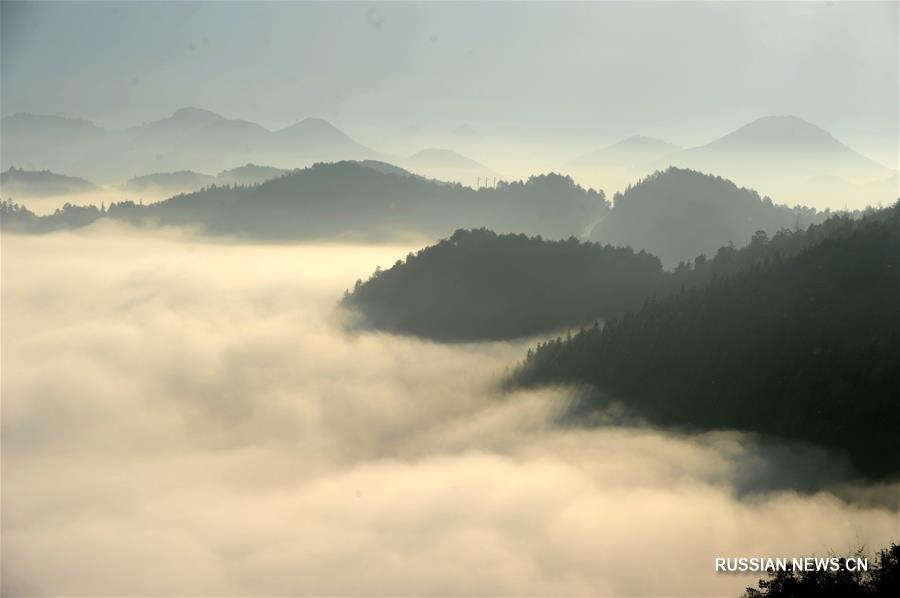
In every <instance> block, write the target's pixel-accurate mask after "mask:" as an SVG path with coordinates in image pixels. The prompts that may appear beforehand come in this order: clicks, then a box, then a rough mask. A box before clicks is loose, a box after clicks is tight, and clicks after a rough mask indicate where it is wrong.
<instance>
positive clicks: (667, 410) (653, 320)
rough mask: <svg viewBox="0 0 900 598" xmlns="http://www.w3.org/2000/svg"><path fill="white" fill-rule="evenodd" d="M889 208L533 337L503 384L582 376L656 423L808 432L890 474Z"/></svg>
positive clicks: (895, 423) (892, 271) (897, 300)
mask: <svg viewBox="0 0 900 598" xmlns="http://www.w3.org/2000/svg"><path fill="white" fill-rule="evenodd" d="M898 213H900V204H897V205H895V206H893V207H891V208H887V209H883V210H880V211H877V212H874V213H871V214H868V215H866V216H865V217H863V218H861V219H859V220H853V219H849V218H839V217H838V218H834V219H832V220H830V221H829V222H827V223H825V224H824V225H822V226H819V227H812V228H811V230H810V232H808V233H806V234H803V233H798V234H797V236H798V237H800V238H798V239H794V238H793V237H794V235H787V236H784V237H781V238H779V239H778V240H777V241H776V240H765V239H758V240H757V242H756V245H757V248H756V249H754V248H753V244H751V246H750V247H748V248H747V249H746V250H745V252H748V253H749V252H752V251H756V252H757V253H758V254H759V255H761V256H763V258H762V261H759V260H755V261H750V263H749V265H747V266H745V267H744V268H742V269H739V270H738V271H737V272H736V273H734V274H732V275H730V276H714V277H713V278H712V279H711V280H710V281H709V282H706V283H702V284H700V285H697V286H695V287H694V288H688V289H684V290H679V291H678V292H675V293H671V294H669V295H668V296H666V297H662V298H656V299H653V300H650V301H648V302H647V303H646V304H645V305H644V306H643V308H642V309H640V310H639V311H637V312H636V313H634V314H629V315H626V316H625V317H623V318H620V319H616V320H614V321H611V322H609V323H608V324H607V325H606V326H604V327H599V326H594V327H591V328H587V329H583V330H581V331H580V332H579V333H577V334H575V335H574V336H572V337H571V338H568V339H561V338H557V339H556V340H551V341H548V342H545V343H540V344H538V346H537V348H536V349H535V350H534V351H533V352H529V355H528V357H527V359H526V360H525V361H524V363H523V364H522V365H521V366H520V367H519V369H518V370H517V371H516V372H515V373H514V374H513V375H512V378H511V381H510V382H511V384H512V385H513V386H538V385H545V384H576V385H577V384H586V385H591V386H593V387H596V388H597V389H599V390H600V391H601V392H602V393H603V395H604V397H606V399H614V400H618V401H621V402H622V403H624V404H625V405H626V406H627V407H629V408H631V409H633V410H634V411H636V412H638V413H640V414H642V415H644V416H645V417H648V418H650V419H651V420H652V421H655V422H656V423H659V424H663V425H676V426H690V427H696V428H701V429H716V428H733V429H739V430H747V431H753V432H760V433H765V434H770V435H774V436H780V437H784V438H789V439H795V440H801V441H807V442H811V443H815V444H819V445H822V446H825V447H828V448H831V449H835V450H838V451H841V452H844V453H846V454H847V455H849V456H850V457H851V459H852V461H853V462H854V464H855V465H856V466H857V468H858V469H859V470H860V471H862V472H864V473H866V474H869V475H873V476H881V475H889V474H895V473H897V472H898V471H900V456H898V453H897V451H896V438H898V437H900V401H898V400H897V397H898V391H900V370H898V368H897V355H900V313H898V310H897V306H898V305H900V285H898V280H900V278H898V274H900V270H898V256H900V239H898V225H900V220H898ZM779 248H792V250H789V251H786V252H781V251H780V250H779ZM651 373H652V375H648V374H651ZM598 406H599V403H598Z"/></svg>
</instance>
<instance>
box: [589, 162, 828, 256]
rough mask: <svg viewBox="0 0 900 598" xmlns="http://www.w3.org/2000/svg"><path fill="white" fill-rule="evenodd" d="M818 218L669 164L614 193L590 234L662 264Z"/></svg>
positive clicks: (732, 185)
mask: <svg viewBox="0 0 900 598" xmlns="http://www.w3.org/2000/svg"><path fill="white" fill-rule="evenodd" d="M824 217H825V215H824V214H819V213H817V212H816V211H815V210H810V209H808V208H799V207H796V208H789V207H787V206H782V205H776V204H774V203H773V202H772V201H771V200H770V199H769V198H761V197H760V196H759V194H758V193H757V192H756V191H753V190H750V189H745V188H741V187H738V186H737V185H735V184H734V183H732V182H731V181H729V180H727V179H724V178H721V177H718V176H712V175H708V174H703V173H700V172H696V171H693V170H687V169H680V168H674V167H673V168H669V169H667V170H665V171H663V172H656V173H655V174H653V175H650V176H648V177H646V178H645V179H643V180H641V181H640V182H638V183H637V184H636V185H634V186H631V187H629V188H627V189H626V190H625V191H624V192H623V193H617V194H616V195H615V197H614V199H613V208H612V210H611V211H610V213H609V215H608V216H606V218H604V219H603V220H602V221H601V222H600V223H599V224H598V225H597V226H596V227H595V228H594V230H593V232H592V233H591V237H592V238H593V239H594V240H597V241H602V242H604V243H611V244H613V245H627V246H630V247H633V248H634V249H643V250H645V251H647V252H649V253H652V254H653V255H656V256H657V257H659V258H660V259H661V260H662V262H663V264H664V265H666V266H667V267H668V266H674V265H676V264H677V263H678V262H680V261H683V260H690V259H693V258H694V257H696V256H698V255H700V254H702V253H706V254H709V253H711V252H714V251H716V249H718V248H719V247H721V246H722V245H727V244H729V243H734V244H737V245H743V244H744V243H747V242H748V241H749V240H750V238H751V237H752V236H753V234H754V233H755V232H756V231H759V230H762V231H766V232H767V233H769V234H772V233H774V232H776V231H777V230H779V229H781V228H793V227H801V226H802V227H805V226H807V225H809V224H810V223H811V222H816V221H819V220H822V219H824Z"/></svg>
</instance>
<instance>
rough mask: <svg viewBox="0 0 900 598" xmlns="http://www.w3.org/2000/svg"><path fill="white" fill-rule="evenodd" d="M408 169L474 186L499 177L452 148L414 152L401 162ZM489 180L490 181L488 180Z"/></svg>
mask: <svg viewBox="0 0 900 598" xmlns="http://www.w3.org/2000/svg"><path fill="white" fill-rule="evenodd" d="M403 164H404V166H406V168H408V169H409V170H411V171H413V172H415V173H416V174H420V175H423V176H427V177H431V178H436V179H440V180H443V181H452V182H458V183H462V184H464V185H467V186H475V185H476V184H478V181H479V179H480V181H481V184H482V185H488V184H492V182H493V179H494V178H501V177H500V176H499V175H498V174H497V173H496V172H494V171H493V170H491V169H490V168H488V167H487V166H485V165H484V164H481V163H480V162H476V161H475V160H473V159H471V158H467V157H466V156H463V155H462V154H459V153H457V152H454V151H453V150H448V149H441V148H436V147H430V148H426V149H423V150H421V151H419V152H416V153H415V154H413V155H412V156H410V157H409V158H407V159H406V160H405V161H404V162H403ZM489 180H490V181H491V182H490V183H489V182H488V181H489Z"/></svg>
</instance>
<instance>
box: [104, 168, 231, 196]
mask: <svg viewBox="0 0 900 598" xmlns="http://www.w3.org/2000/svg"><path fill="white" fill-rule="evenodd" d="M214 180H215V179H214V177H211V176H210V175H208V174H202V173H199V172H194V171H192V170H179V171H177V172H157V173H153V174H146V175H144V176H138V177H134V178H132V179H129V180H128V182H126V183H125V184H124V185H123V186H122V188H123V190H125V191H129V192H131V193H147V194H150V195H174V194H175V193H182V192H184V191H195V190H197V189H201V188H202V187H205V186H206V185H209V184H211V183H212V182H213V181H214Z"/></svg>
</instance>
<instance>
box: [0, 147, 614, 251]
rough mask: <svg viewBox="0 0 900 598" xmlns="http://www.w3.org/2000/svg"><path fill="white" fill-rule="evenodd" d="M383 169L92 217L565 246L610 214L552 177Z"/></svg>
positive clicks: (185, 197)
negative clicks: (463, 231)
mask: <svg viewBox="0 0 900 598" xmlns="http://www.w3.org/2000/svg"><path fill="white" fill-rule="evenodd" d="M382 170H385V169H384V168H383V167H377V168H376V167H370V166H368V165H366V164H363V163H356V162H339V163H335V164H317V165H315V166H313V167H311V168H306V169H302V170H294V171H291V172H290V173H288V174H286V175H284V176H281V177H278V178H275V179H272V180H269V181H266V182H264V183H262V184H259V185H253V186H246V187H220V186H212V187H210V188H208V189H204V190H202V191H198V192H195V193H188V194H182V195H177V196H175V197H172V198H170V199H167V200H165V201H161V202H158V203H153V204H149V205H139V204H135V203H134V202H130V201H129V202H120V203H114V204H111V205H110V206H109V209H108V210H106V211H105V212H101V211H96V216H97V218H100V217H107V218H112V219H118V220H124V221H128V222H132V223H136V224H140V223H144V222H150V223H156V224H163V225H185V226H195V227H200V228H202V229H203V230H205V231H206V232H208V233H210V234H220V235H234V236H242V237H250V238H257V239H323V238H330V237H339V238H356V239H388V238H396V237H398V236H409V235H415V236H432V237H440V236H442V235H446V234H448V233H449V232H450V231H452V230H455V229H457V228H478V227H482V226H486V227H490V228H493V229H496V230H499V231H503V232H507V231H524V232H526V233H529V234H540V235H545V236H547V237H551V238H566V237H569V236H572V235H574V234H578V233H579V232H580V231H581V228H582V227H583V226H584V225H583V223H584V222H589V221H592V220H596V219H597V218H600V217H601V216H602V215H603V214H605V213H606V212H607V210H608V204H607V203H606V200H605V197H604V195H603V193H602V192H598V191H594V190H592V189H584V188H582V187H579V186H577V185H575V184H574V183H573V182H572V180H571V179H569V178H567V177H563V176H560V175H555V174H549V175H541V176H536V177H531V178H530V179H528V181H525V182H511V183H507V182H503V183H499V184H498V185H497V187H495V188H485V189H478V190H474V189H471V188H469V187H463V186H461V185H449V184H446V183H441V182H437V181H430V180H427V179H423V178H421V177H413V176H409V175H404V174H396V173H394V172H382ZM85 210H88V211H89V208H78V207H73V206H69V207H67V208H65V209H63V210H60V211H58V212H57V213H56V214H53V215H50V216H47V217H44V218H40V217H27V216H25V215H24V212H16V213H17V214H19V216H16V217H12V216H10V217H7V218H6V219H5V220H4V223H3V226H4V228H6V229H15V230H20V231H23V232H43V231H47V230H55V229H58V228H66V227H74V226H83V225H84V224H85V219H84V214H86V213H88V212H86V211H85ZM70 213H71V214H77V217H74V218H70V217H69V214H70ZM32 216H33V215H32Z"/></svg>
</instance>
